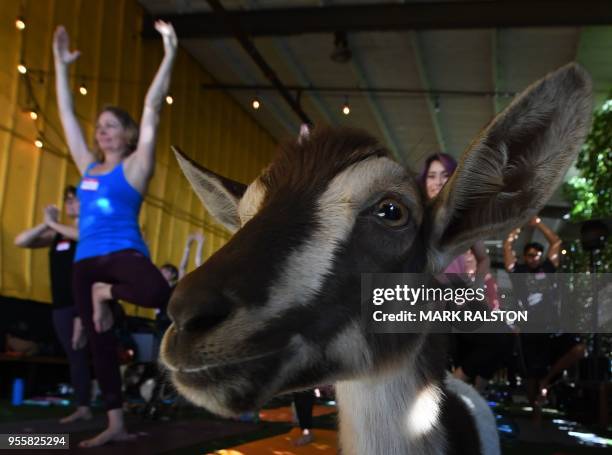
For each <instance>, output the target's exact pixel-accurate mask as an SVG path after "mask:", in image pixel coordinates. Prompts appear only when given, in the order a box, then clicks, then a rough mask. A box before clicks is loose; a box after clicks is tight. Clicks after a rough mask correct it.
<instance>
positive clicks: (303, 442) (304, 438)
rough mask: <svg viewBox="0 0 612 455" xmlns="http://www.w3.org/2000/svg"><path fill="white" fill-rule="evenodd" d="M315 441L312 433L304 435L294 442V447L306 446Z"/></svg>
mask: <svg viewBox="0 0 612 455" xmlns="http://www.w3.org/2000/svg"><path fill="white" fill-rule="evenodd" d="M312 441H314V435H313V434H312V433H311V432H308V433H302V436H300V437H299V438H297V439H296V440H295V441H293V445H294V446H296V447H300V446H305V445H306V444H310V443H311V442H312Z"/></svg>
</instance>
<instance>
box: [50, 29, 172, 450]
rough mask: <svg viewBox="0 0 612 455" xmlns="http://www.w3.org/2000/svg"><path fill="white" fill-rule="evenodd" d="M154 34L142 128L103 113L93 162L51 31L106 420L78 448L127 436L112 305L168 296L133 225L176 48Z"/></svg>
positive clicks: (82, 284)
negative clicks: (157, 49) (155, 63)
mask: <svg viewBox="0 0 612 455" xmlns="http://www.w3.org/2000/svg"><path fill="white" fill-rule="evenodd" d="M155 29H156V30H157V31H158V32H159V33H160V34H161V36H162V39H163V45H164V58H163V60H162V62H161V65H160V67H159V69H158V70H157V73H156V75H155V78H154V79H153V82H152V83H151V86H150V87H149V90H148V91H147V95H146V98H145V102H144V108H143V113H142V118H141V122H140V126H138V125H137V124H136V122H135V121H134V120H132V118H131V117H130V115H129V114H128V113H127V112H125V111H123V110H122V109H119V108H116V107H106V108H104V109H103V110H102V112H101V113H100V115H99V116H98V119H97V123H96V133H95V144H96V145H95V151H97V152H98V153H97V155H98V156H97V157H96V153H94V151H92V150H90V148H89V147H88V146H87V143H86V141H85V138H84V137H83V132H82V131H81V128H80V126H79V123H78V121H77V117H76V115H75V112H74V108H73V102H72V94H71V93H70V87H69V83H68V66H69V65H70V64H71V63H73V62H74V61H75V60H76V59H77V58H78V56H79V52H78V51H70V47H69V38H68V33H67V32H66V30H65V29H64V28H63V27H61V26H60V27H58V28H57V30H56V31H55V35H54V38H53V53H54V56H55V73H56V90H57V101H58V107H59V111H60V118H61V121H62V126H63V127H64V133H65V135H66V140H67V142H68V147H69V149H70V153H71V155H72V158H73V159H74V162H75V164H76V165H77V167H78V169H79V171H80V172H81V174H82V175H83V178H82V180H81V183H80V184H79V188H78V192H77V195H78V197H79V201H80V203H81V220H80V223H79V238H80V241H79V244H78V246H77V250H76V254H75V264H74V276H73V289H74V298H75V301H76V305H77V308H78V311H79V314H80V316H81V319H82V321H83V326H84V328H85V332H86V334H87V337H88V340H89V342H90V345H91V348H92V352H93V359H94V370H95V373H96V376H97V378H98V382H99V383H100V388H101V389H102V394H103V398H104V401H105V405H106V410H107V415H108V420H109V425H108V428H107V429H106V430H104V431H103V432H102V433H100V434H99V435H97V436H95V437H93V438H92V439H89V440H86V441H83V442H82V443H81V446H83V447H93V446H99V445H102V444H105V443H107V442H110V441H120V440H126V439H128V438H130V437H131V436H130V435H129V434H128V433H127V431H126V429H125V425H124V421H123V411H122V406H123V402H122V396H121V376H120V373H119V363H118V358H117V340H116V338H115V336H114V334H113V332H112V330H111V328H112V326H113V322H114V321H113V312H112V308H111V304H113V302H114V301H117V300H120V299H121V300H125V301H128V302H131V303H134V304H136V305H140V306H145V307H157V308H159V307H161V306H162V305H164V304H165V303H166V302H167V300H168V297H169V295H170V288H169V286H168V284H167V283H166V280H164V277H163V276H162V274H161V273H160V271H159V270H158V269H157V267H155V265H153V263H152V262H151V260H150V259H149V251H148V248H147V246H146V244H145V242H144V240H143V238H142V234H141V232H140V227H139V225H138V215H139V212H140V207H141V205H142V200H143V197H144V195H145V194H146V192H147V187H148V184H149V182H150V181H151V178H152V177H153V172H154V169H155V139H156V136H157V127H158V124H159V113H160V109H161V106H162V102H163V99H164V96H165V95H166V93H167V91H168V86H169V84H170V74H171V71H172V66H173V64H174V59H175V57H176V49H177V39H176V34H175V33H174V29H173V28H172V25H170V24H167V23H165V22H163V21H157V22H156V23H155Z"/></svg>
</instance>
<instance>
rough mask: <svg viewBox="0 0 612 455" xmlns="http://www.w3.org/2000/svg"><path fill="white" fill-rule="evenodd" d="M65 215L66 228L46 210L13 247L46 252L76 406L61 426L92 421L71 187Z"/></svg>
mask: <svg viewBox="0 0 612 455" xmlns="http://www.w3.org/2000/svg"><path fill="white" fill-rule="evenodd" d="M64 215H65V217H66V218H67V219H68V220H70V221H69V223H67V224H62V223H60V221H59V210H58V209H57V207H55V206H53V205H49V206H47V207H46V208H45V215H44V222H43V223H41V224H39V225H38V226H35V227H33V228H31V229H27V230H25V231H23V232H21V233H20V234H19V235H17V237H15V245H17V246H18V247H20V248H48V249H49V272H50V278H51V280H50V281H51V303H52V305H53V310H52V317H53V327H54V328H55V333H56V334H57V337H58V338H59V340H60V343H61V345H62V348H63V349H64V352H65V353H66V356H67V357H68V364H69V366H70V380H71V383H72V387H73V388H74V394H75V402H76V405H77V409H76V411H74V412H73V413H72V414H70V415H68V416H66V417H64V418H62V419H61V420H60V422H61V423H69V422H73V421H75V420H79V419H83V420H89V419H91V417H92V414H91V410H90V408H89V405H90V401H91V396H90V393H91V392H90V391H91V378H90V373H89V355H88V351H87V349H85V345H86V337H85V335H84V333H83V325H82V323H81V319H80V318H79V317H78V314H77V310H76V307H75V305H74V299H73V298H72V262H73V260H74V253H75V251H76V244H77V240H78V238H79V233H78V230H77V224H78V217H79V201H78V199H77V197H76V188H75V187H74V186H67V187H66V189H65V190H64Z"/></svg>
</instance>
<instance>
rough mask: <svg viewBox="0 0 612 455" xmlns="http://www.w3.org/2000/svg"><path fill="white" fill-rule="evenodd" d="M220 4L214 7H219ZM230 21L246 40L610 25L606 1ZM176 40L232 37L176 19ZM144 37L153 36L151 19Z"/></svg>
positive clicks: (417, 5)
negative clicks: (363, 33) (378, 32)
mask: <svg viewBox="0 0 612 455" xmlns="http://www.w3.org/2000/svg"><path fill="white" fill-rule="evenodd" d="M217 3H218V2H217ZM225 14H226V15H227V19H228V21H229V22H231V23H234V24H237V25H239V26H240V29H241V30H242V31H243V32H244V33H246V34H248V35H250V36H275V35H276V36H278V35H296V34H303V33H335V32H337V31H346V32H357V31H381V32H384V31H393V30H418V29H463V28H503V27H559V26H585V25H610V24H612V6H611V2H610V0H582V1H576V0H529V1H526V0H515V1H491V0H481V1H455V2H449V1H446V2H409V3H403V4H396V3H383V4H366V5H348V6H340V5H339V6H325V7H314V8H313V7H300V8H286V9H257V10H249V11H227V12H226V13H225ZM160 18H162V19H165V20H169V21H170V22H172V23H173V24H174V27H175V28H176V30H177V33H178V36H179V38H204V37H213V36H216V37H220V36H226V37H227V36H232V35H233V34H234V32H233V31H232V30H231V29H230V28H228V27H227V25H226V22H225V21H219V20H218V16H217V15H216V14H214V13H194V14H174V15H164V16H161V17H160ZM143 33H144V36H145V37H155V38H157V34H156V32H155V30H154V29H153V27H152V20H151V18H147V19H145V24H144V29H143Z"/></svg>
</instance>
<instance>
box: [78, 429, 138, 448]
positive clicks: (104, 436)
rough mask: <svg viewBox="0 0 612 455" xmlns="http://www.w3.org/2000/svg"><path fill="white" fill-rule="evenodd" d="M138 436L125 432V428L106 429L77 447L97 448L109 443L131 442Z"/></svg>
mask: <svg viewBox="0 0 612 455" xmlns="http://www.w3.org/2000/svg"><path fill="white" fill-rule="evenodd" d="M137 437H138V435H135V434H130V433H128V432H127V431H125V428H123V427H120V428H110V427H109V428H107V429H106V430H104V431H103V432H102V433H100V434H99V435H96V436H94V437H93V438H91V439H86V440H85V441H81V442H80V443H79V447H82V448H88V447H98V446H101V445H104V444H107V443H109V442H120V441H133V440H134V439H136V438H137Z"/></svg>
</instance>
